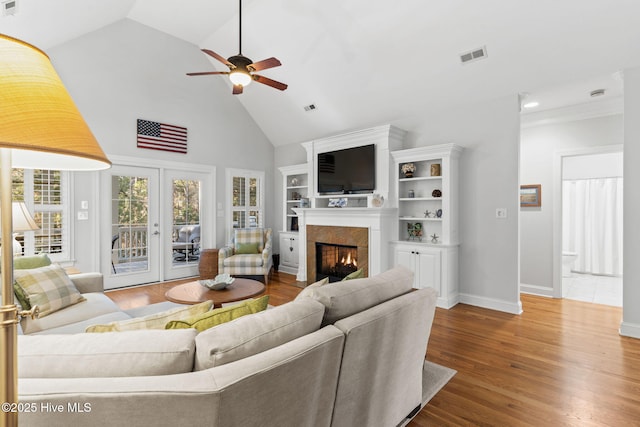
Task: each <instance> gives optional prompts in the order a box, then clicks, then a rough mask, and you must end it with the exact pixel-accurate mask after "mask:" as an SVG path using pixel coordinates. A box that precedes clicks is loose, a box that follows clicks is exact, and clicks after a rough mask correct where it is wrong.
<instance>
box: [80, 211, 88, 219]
mask: <svg viewBox="0 0 640 427" xmlns="http://www.w3.org/2000/svg"><path fill="white" fill-rule="evenodd" d="M87 219H89V211H78V221H85V220H87Z"/></svg>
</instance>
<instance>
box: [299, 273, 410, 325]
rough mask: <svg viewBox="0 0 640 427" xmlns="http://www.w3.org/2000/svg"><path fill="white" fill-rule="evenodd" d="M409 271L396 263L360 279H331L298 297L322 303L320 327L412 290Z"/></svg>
mask: <svg viewBox="0 0 640 427" xmlns="http://www.w3.org/2000/svg"><path fill="white" fill-rule="evenodd" d="M412 285H413V272H412V271H411V270H409V269H408V268H406V267H402V266H398V267H395V268H393V269H391V270H388V271H385V272H384V273H381V274H378V275H376V276H373V277H368V278H364V279H352V280H349V281H347V282H335V283H330V284H328V285H325V286H321V287H318V288H314V289H312V290H311V291H310V292H309V293H307V294H305V295H303V297H302V298H300V299H304V298H312V299H315V300H317V301H319V302H321V303H322V304H323V305H324V306H325V312H324V319H323V321H322V326H325V325H330V324H333V323H335V322H337V321H338V320H340V319H343V318H345V317H348V316H351V315H352V314H355V313H359V312H361V311H363V310H366V309H368V308H371V307H373V306H374V305H377V304H380V303H381V302H384V301H387V300H390V299H391V298H395V297H397V296H399V295H402V294H405V293H407V292H409V291H410V290H411V289H412Z"/></svg>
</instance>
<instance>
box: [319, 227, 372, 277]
mask: <svg viewBox="0 0 640 427" xmlns="http://www.w3.org/2000/svg"><path fill="white" fill-rule="evenodd" d="M316 242H317V243H327V244H332V245H345V246H356V247H357V248H358V256H357V259H358V268H362V269H363V270H364V275H365V277H369V229H367V228H364V227H342V226H333V225H307V283H313V282H315V281H316V272H317V265H316V259H317V258H316Z"/></svg>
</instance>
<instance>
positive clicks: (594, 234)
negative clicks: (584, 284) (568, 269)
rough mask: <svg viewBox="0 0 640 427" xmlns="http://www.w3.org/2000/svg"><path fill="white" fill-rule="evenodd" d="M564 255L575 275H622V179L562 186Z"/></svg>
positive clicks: (606, 179) (572, 181)
mask: <svg viewBox="0 0 640 427" xmlns="http://www.w3.org/2000/svg"><path fill="white" fill-rule="evenodd" d="M562 200H563V226H562V230H563V233H562V234H563V236H562V237H563V239H562V242H563V244H562V246H563V248H562V249H563V251H565V252H566V251H568V252H575V253H577V254H578V258H577V259H576V262H575V264H574V266H573V268H572V269H573V270H574V271H578V272H581V273H590V274H602V275H614V276H620V275H622V178H621V177H620V178H596V179H581V180H568V181H564V182H563V194H562Z"/></svg>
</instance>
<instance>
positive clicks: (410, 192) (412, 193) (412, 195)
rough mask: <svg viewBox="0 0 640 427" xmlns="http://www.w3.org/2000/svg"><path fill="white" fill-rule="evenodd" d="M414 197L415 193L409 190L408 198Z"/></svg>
mask: <svg viewBox="0 0 640 427" xmlns="http://www.w3.org/2000/svg"><path fill="white" fill-rule="evenodd" d="M414 197H416V192H415V191H413V190H409V198H410V199H413V198H414Z"/></svg>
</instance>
